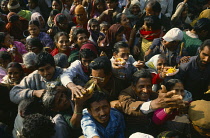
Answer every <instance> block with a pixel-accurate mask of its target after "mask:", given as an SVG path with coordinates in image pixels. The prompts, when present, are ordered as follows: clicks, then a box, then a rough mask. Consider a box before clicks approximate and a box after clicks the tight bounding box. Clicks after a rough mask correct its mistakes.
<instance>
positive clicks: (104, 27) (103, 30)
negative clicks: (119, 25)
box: [100, 25, 109, 35]
mask: <svg viewBox="0 0 210 138" xmlns="http://www.w3.org/2000/svg"><path fill="white" fill-rule="evenodd" d="M108 29H109V27H108V26H107V25H104V26H102V27H101V30H100V31H101V32H102V33H103V34H105V35H106V33H107V31H108Z"/></svg>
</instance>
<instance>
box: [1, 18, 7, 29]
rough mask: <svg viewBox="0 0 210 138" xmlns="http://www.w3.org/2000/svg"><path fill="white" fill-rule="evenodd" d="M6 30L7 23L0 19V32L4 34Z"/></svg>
mask: <svg viewBox="0 0 210 138" xmlns="http://www.w3.org/2000/svg"><path fill="white" fill-rule="evenodd" d="M5 29H6V23H5V21H3V20H1V19H0V32H4V31H5Z"/></svg>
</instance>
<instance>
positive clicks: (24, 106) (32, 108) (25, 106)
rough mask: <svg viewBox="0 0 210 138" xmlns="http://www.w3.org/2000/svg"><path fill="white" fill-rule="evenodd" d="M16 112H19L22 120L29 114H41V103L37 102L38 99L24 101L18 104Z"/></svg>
mask: <svg viewBox="0 0 210 138" xmlns="http://www.w3.org/2000/svg"><path fill="white" fill-rule="evenodd" d="M18 112H19V113H20V112H21V113H22V114H21V117H23V118H24V117H25V116H27V115H30V114H35V113H42V112H43V108H42V104H41V102H39V101H38V99H33V98H29V99H24V100H22V101H21V102H20V103H19V105H18Z"/></svg>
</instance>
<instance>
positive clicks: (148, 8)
mask: <svg viewBox="0 0 210 138" xmlns="http://www.w3.org/2000/svg"><path fill="white" fill-rule="evenodd" d="M145 11H146V16H151V15H157V16H158V15H159V13H156V12H154V11H153V10H152V8H151V7H146V8H145Z"/></svg>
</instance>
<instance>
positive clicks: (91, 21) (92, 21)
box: [88, 18, 99, 26]
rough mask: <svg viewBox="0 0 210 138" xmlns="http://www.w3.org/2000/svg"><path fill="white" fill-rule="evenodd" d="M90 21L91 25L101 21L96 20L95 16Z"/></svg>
mask: <svg viewBox="0 0 210 138" xmlns="http://www.w3.org/2000/svg"><path fill="white" fill-rule="evenodd" d="M88 23H89V26H91V25H92V23H98V24H99V21H98V20H96V19H95V18H92V19H90V20H89V21H88Z"/></svg>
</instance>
